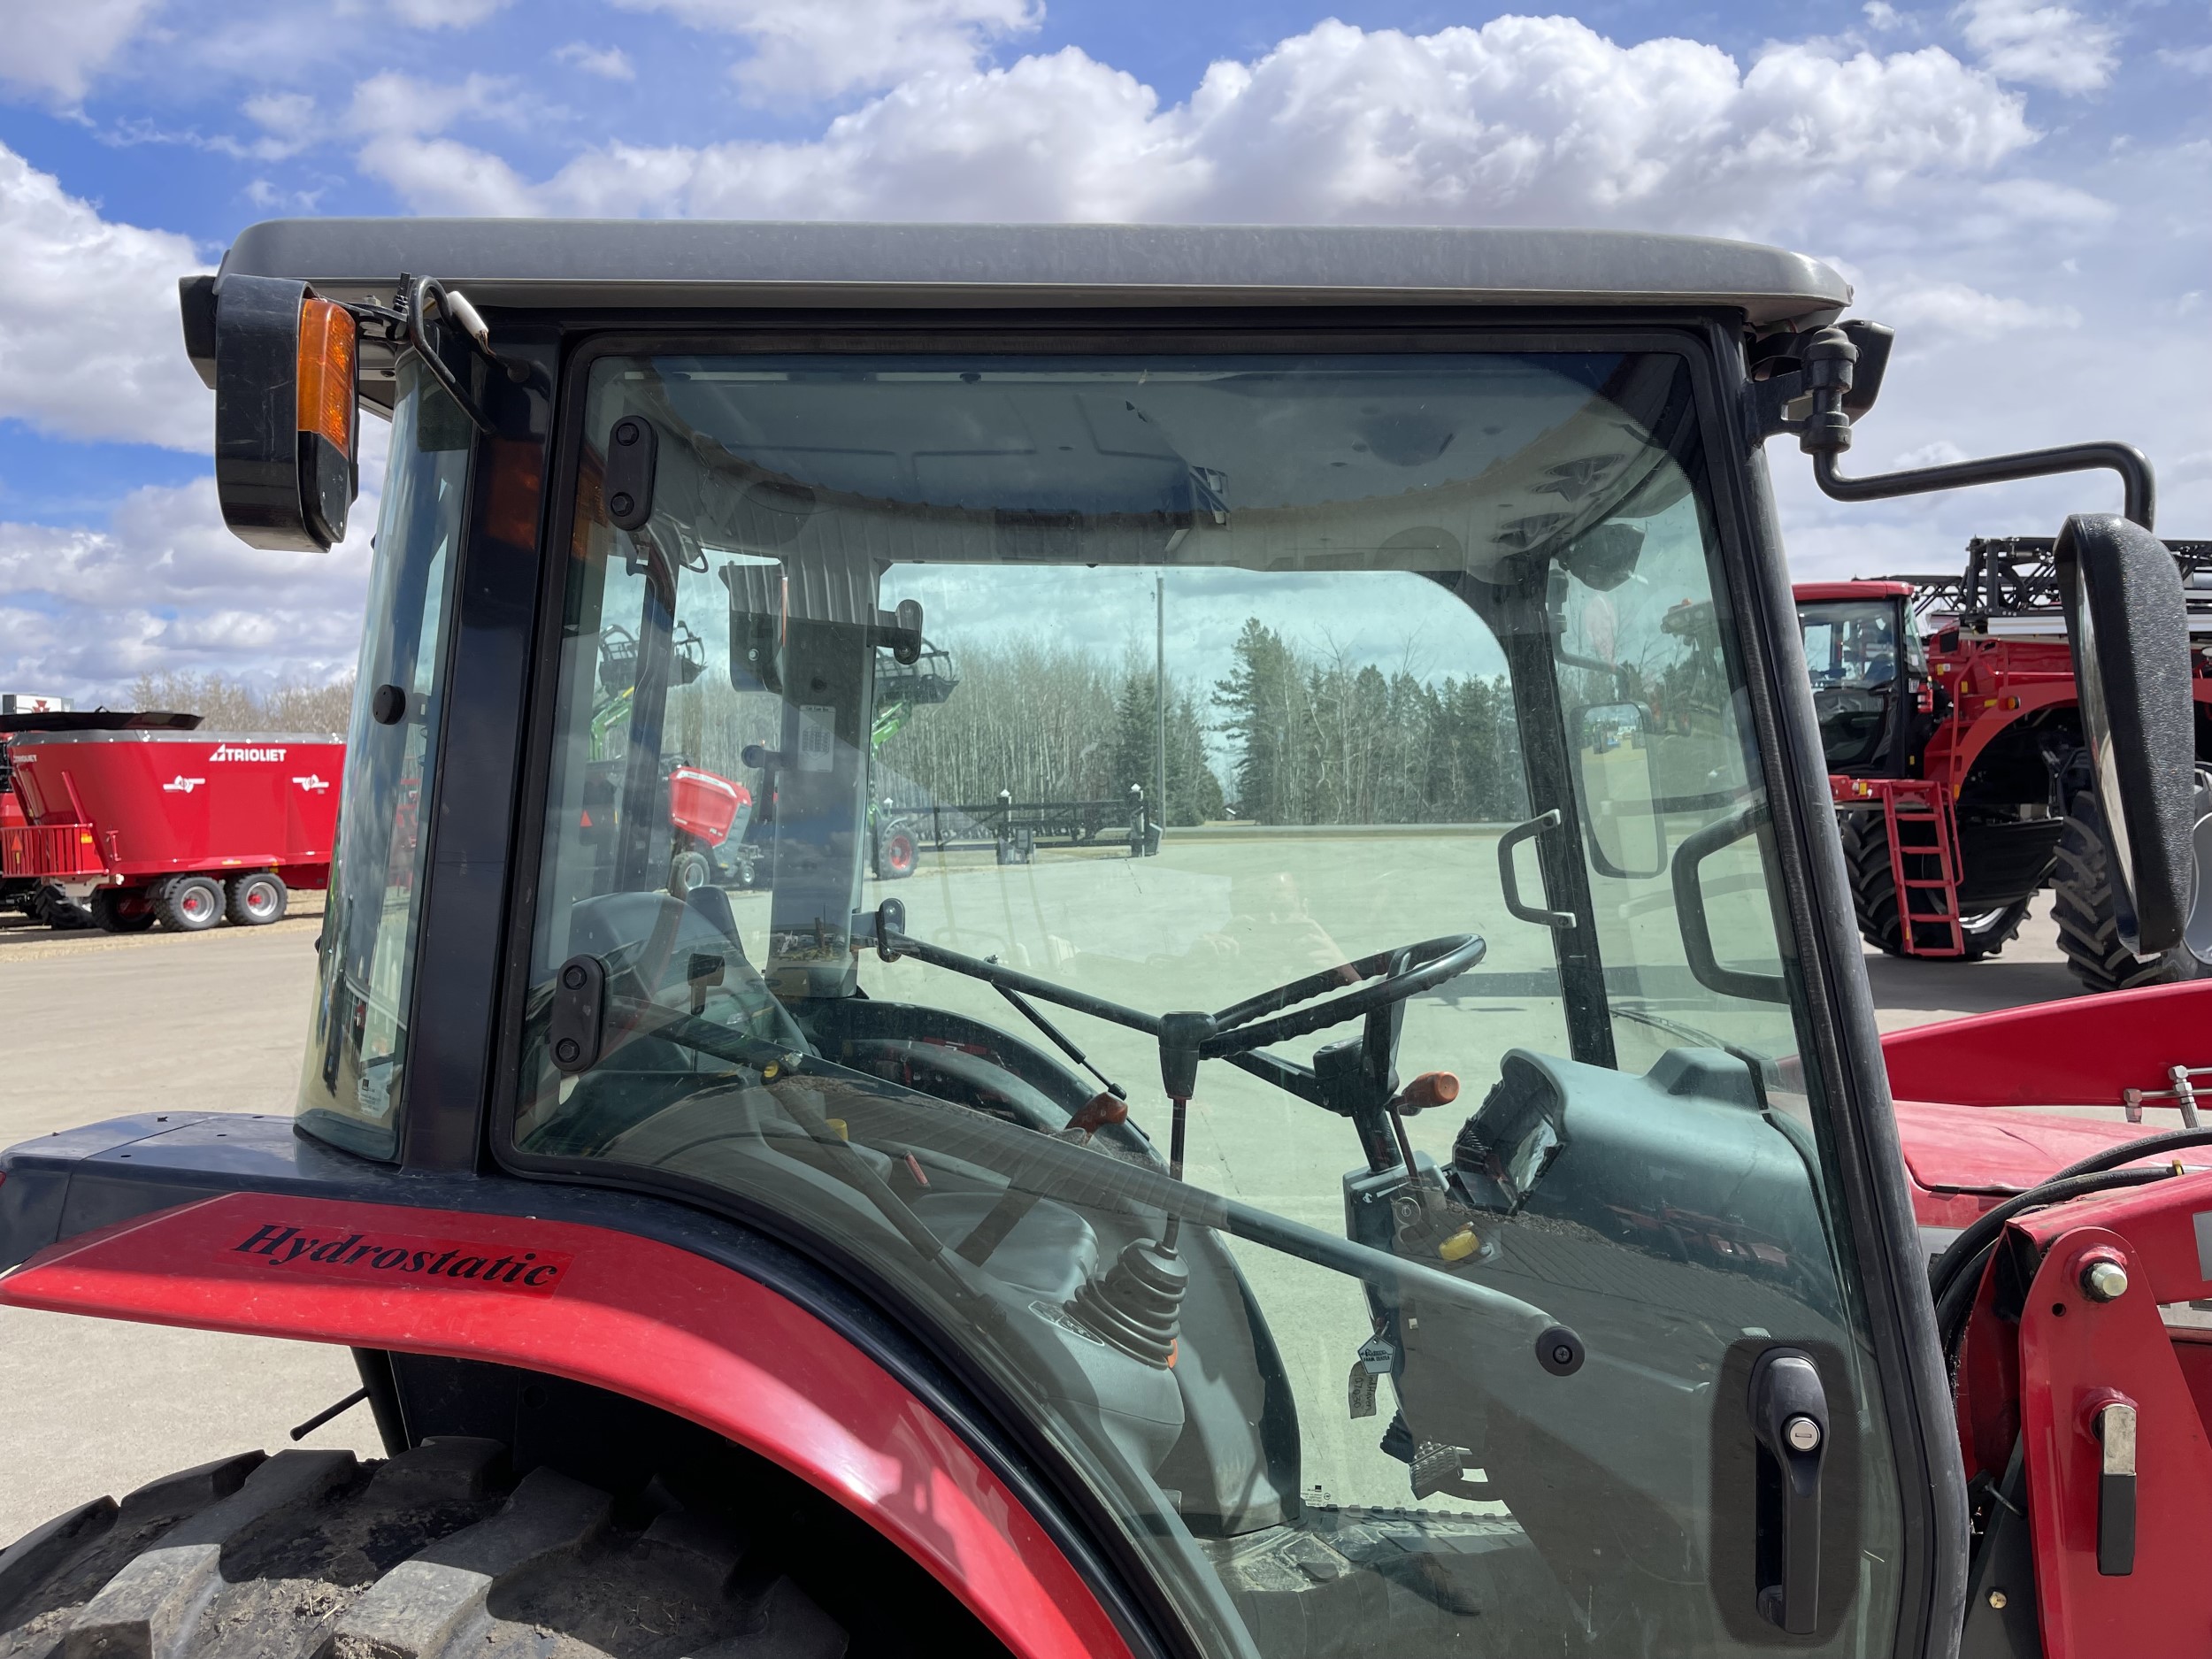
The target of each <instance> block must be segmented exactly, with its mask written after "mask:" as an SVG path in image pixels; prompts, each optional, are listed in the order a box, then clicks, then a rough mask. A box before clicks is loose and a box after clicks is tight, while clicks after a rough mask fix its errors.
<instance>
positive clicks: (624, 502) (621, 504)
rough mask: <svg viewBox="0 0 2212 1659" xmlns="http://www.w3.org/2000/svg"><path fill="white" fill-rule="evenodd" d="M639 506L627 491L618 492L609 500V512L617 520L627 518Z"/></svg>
mask: <svg viewBox="0 0 2212 1659" xmlns="http://www.w3.org/2000/svg"><path fill="white" fill-rule="evenodd" d="M635 505H637V503H636V502H635V501H634V500H633V499H631V496H630V495H629V492H628V491H626V490H619V489H618V490H617V491H615V493H614V494H613V495H611V496H610V497H609V498H608V501H607V510H608V511H610V512H611V513H613V514H614V515H615V516H616V517H617V518H626V517H627V516H628V514H629V511H630V509H631V508H633V507H634V506H635Z"/></svg>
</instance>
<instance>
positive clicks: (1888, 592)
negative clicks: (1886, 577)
mask: <svg viewBox="0 0 2212 1659" xmlns="http://www.w3.org/2000/svg"><path fill="white" fill-rule="evenodd" d="M1915 591H1916V590H1915V588H1913V585H1912V584H1911V583H1910V582H1892V581H1855V582H1799V583H1797V584H1796V585H1795V586H1794V587H1793V588H1791V589H1790V594H1791V595H1792V596H1793V598H1795V599H1796V601H1797V602H1798V603H1800V604H1804V603H1809V602H1812V601H1816V600H1822V599H1897V598H1909V597H1911V595H1913V593H1914V592H1915Z"/></svg>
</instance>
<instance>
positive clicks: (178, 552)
mask: <svg viewBox="0 0 2212 1659" xmlns="http://www.w3.org/2000/svg"><path fill="white" fill-rule="evenodd" d="M362 436H363V450H364V455H363V465H362V473H361V476H362V481H363V486H364V488H363V494H362V496H361V499H360V500H359V501H357V502H356V503H354V507H353V513H352V517H351V520H350V523H349V532H350V533H349V534H348V536H347V537H346V540H345V541H343V542H342V543H341V544H340V545H339V546H338V547H336V548H334V549H332V550H331V551H330V552H328V553H324V554H315V553H276V552H270V551H266V550H265V549H257V548H250V547H248V546H247V545H246V544H245V543H244V542H242V541H239V540H238V538H237V537H235V536H234V535H233V534H231V533H230V532H229V530H227V528H225V527H224V525H223V522H222V516H221V512H220V511H219V509H218V507H217V506H216V503H215V485H214V480H212V479H201V480H195V481H194V482H192V483H189V484H185V485H180V486H177V487H175V488H168V487H153V488H143V489H138V490H134V491H132V492H131V494H130V495H127V496H125V497H124V499H123V501H122V502H121V503H120V504H119V505H118V506H117V508H116V510H115V511H114V513H113V514H112V515H111V518H110V520H109V523H108V525H107V526H106V527H105V528H104V529H83V528H69V527H61V526H51V525H35V524H19V523H0V682H4V683H6V684H9V685H14V686H22V687H35V688H37V689H39V690H42V691H50V692H54V693H58V694H59V695H64V696H68V697H72V698H74V699H77V700H78V701H79V702H80V703H89V702H92V701H96V700H98V699H102V698H105V699H107V700H108V701H110V702H111V703H112V702H113V701H114V700H115V699H116V698H118V697H119V695H121V694H122V692H123V690H124V689H125V687H127V686H128V685H129V683H130V682H131V681H132V680H134V679H136V678H137V677H138V676H139V675H140V674H142V673H152V672H164V671H175V670H183V671H189V672H195V673H204V672H221V673H224V674H227V675H230V676H233V677H245V678H249V679H257V680H284V681H292V682H299V681H306V682H318V681H326V680H333V679H335V678H336V677H338V676H339V675H341V674H342V673H344V672H346V671H347V670H349V668H351V667H352V665H353V661H354V657H355V656H356V655H357V651H358V649H359V642H360V636H361V618H362V611H363V606H364V604H365V600H366V594H367V574H368V556H369V537H370V535H371V534H372V533H373V531H374V529H375V527H376V511H377V498H376V496H375V495H374V494H373V488H374V481H375V480H379V479H380V478H381V477H382V475H383V471H384V453H385V449H384V446H385V443H386V441H387V437H388V428H387V427H386V426H385V425H384V423H383V422H381V421H375V420H371V421H365V422H364V423H363V427H362Z"/></svg>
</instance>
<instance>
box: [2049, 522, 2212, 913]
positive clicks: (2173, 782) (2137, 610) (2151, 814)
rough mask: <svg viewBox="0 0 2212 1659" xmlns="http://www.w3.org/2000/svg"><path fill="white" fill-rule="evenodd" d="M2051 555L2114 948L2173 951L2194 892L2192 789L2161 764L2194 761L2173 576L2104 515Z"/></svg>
mask: <svg viewBox="0 0 2212 1659" xmlns="http://www.w3.org/2000/svg"><path fill="white" fill-rule="evenodd" d="M2051 557H2052V564H2053V566H2054V567H2055V572H2056V573H2057V576H2058V586H2059V596H2060V599H2061V602H2062V603H2063V605H2064V607H2065V611H2066V637H2067V641H2068V643H2069V644H2070V646H2071V647H2072V649H2073V657H2074V678H2075V681H2076V683H2077V685H2078V687H2079V690H2080V695H2081V721H2082V736H2083V739H2084V741H2085V743H2086V745H2087V748H2088V750H2089V771H2090V780H2091V786H2092V787H2093V790H2094V792H2095V795H2096V800H2097V806H2098V810H2099V811H2100V813H2101V815H2102V817H2103V818H2104V826H2105V836H2106V843H2107V845H2108V847H2109V848H2110V849H2111V858H2112V866H2113V868H2112V887H2113V895H2114V901H2115V902H2114V910H2115V912H2116V914H2115V920H2116V922H2117V923H2118V925H2119V931H2120V941H2121V943H2123V944H2124V945H2125V946H2126V947H2127V948H2128V949H2130V950H2132V951H2133V952H2135V954H2136V955H2138V956H2155V955H2158V954H2159V953H2161V952H2162V951H2167V950H2170V949H2173V948H2174V947H2175V946H2177V945H2178V944H2180V943H2181V942H2182V940H2183V934H2184V930H2185V926H2186V924H2187V921H2188V917H2189V908H2190V903H2191V901H2192V899H2193V896H2194V890H2195V871H2194V860H2193V848H2192V832H2193V828H2194V826H2193V810H2192V809H2193V799H2194V794H2195V786H2196V780H2195V775H2194V772H2193V769H2192V767H2191V766H2189V765H2187V764H2182V765H2179V766H2176V765H2173V764H2170V763H2171V760H2172V757H2175V756H2177V755H2182V756H2193V755H2194V753H2195V752H2196V705H2195V703H2194V701H2193V698H2192V696H2191V693H2190V672H2191V670H2190V659H2189V620H2188V611H2187V609H2186V607H2185V602H2184V598H2183V595H2182V589H2181V574H2180V572H2179V570H2178V569H2177V567H2176V565H2175V564H2174V557H2173V555H2172V554H2171V553H2170V552H2169V551H2168V550H2167V548H2166V544H2165V543H2164V542H2162V541H2159V540H2158V538H2157V537H2155V536H2154V535H2152V534H2150V533H2149V532H2148V531H2147V530H2145V529H2143V528H2141V527H2139V526H2137V525H2134V524H2131V523H2130V522H2128V520H2126V519H2125V518H2116V517H2113V516H2111V515H2108V514H2093V513H2077V514H2075V515H2074V516H2073V517H2072V518H2069V519H2067V521H2066V526H2065V528H2064V529H2062V531H2060V532H2059V536H2058V541H2057V544H2056V546H2055V548H2054V549H2052V556H2051Z"/></svg>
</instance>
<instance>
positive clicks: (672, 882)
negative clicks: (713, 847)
mask: <svg viewBox="0 0 2212 1659" xmlns="http://www.w3.org/2000/svg"><path fill="white" fill-rule="evenodd" d="M713 878H714V866H713V865H712V864H709V863H708V862H707V856H706V854H704V853H703V852H701V851H700V850H699V849H697V848H696V847H685V848H680V849H678V850H677V853H676V856H674V857H672V858H671V859H670V860H669V861H668V890H669V891H670V892H672V893H678V892H681V893H689V892H692V891H693V890H694V889H695V888H699V887H705V886H706V885H707V883H708V882H709V881H710V880H712V879H713Z"/></svg>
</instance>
